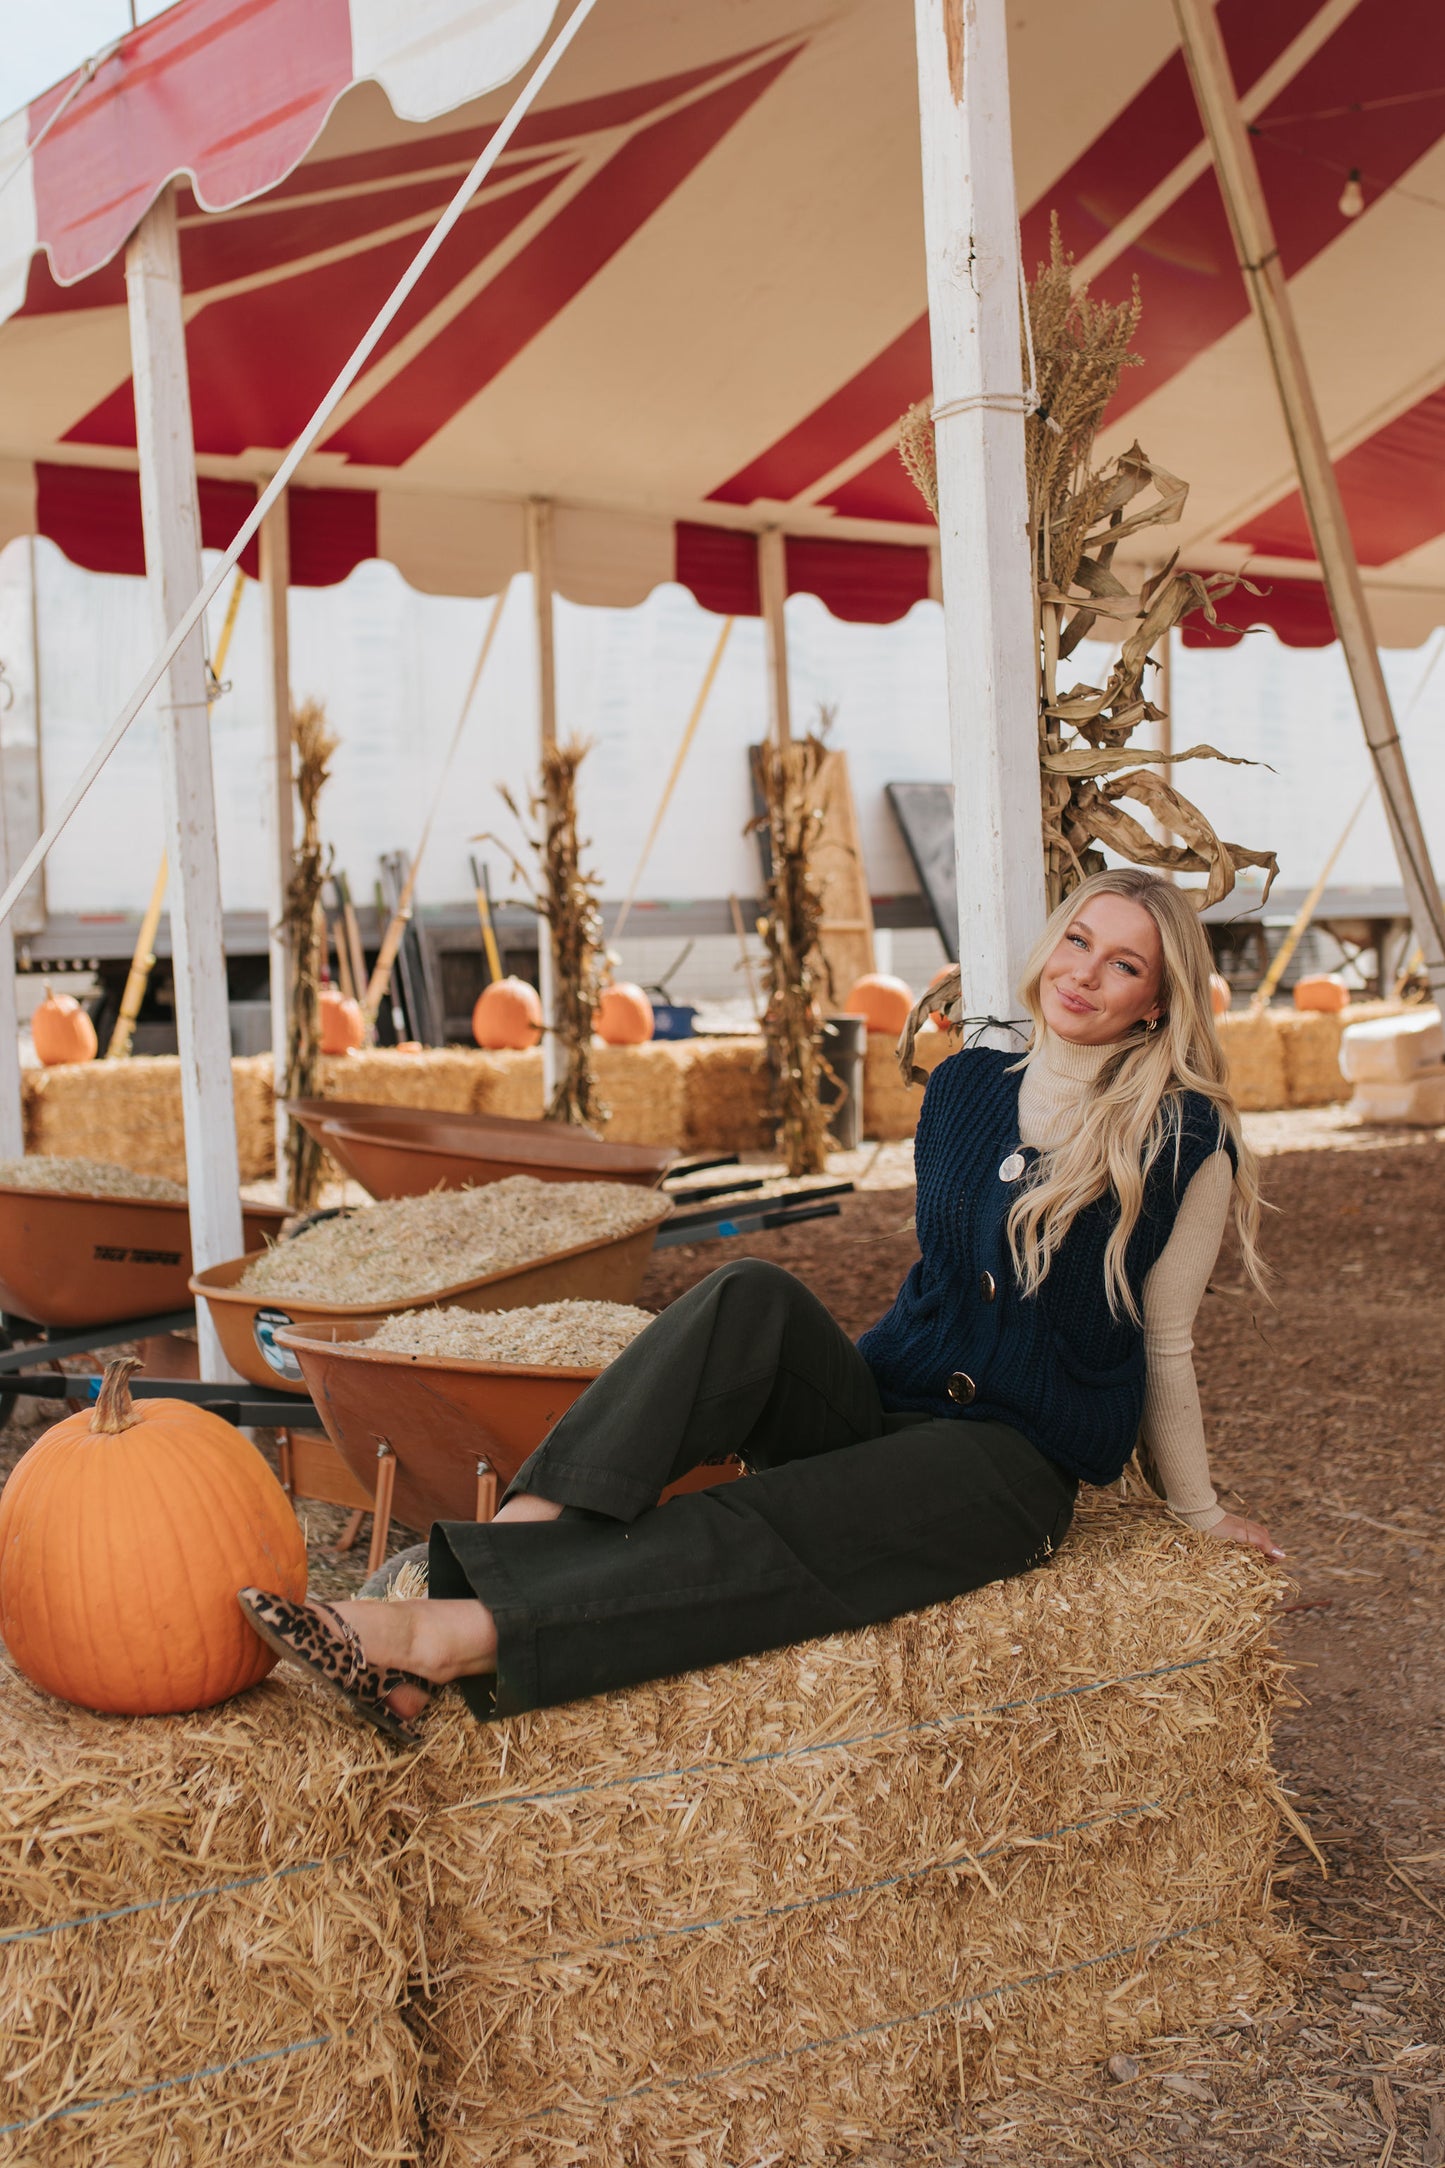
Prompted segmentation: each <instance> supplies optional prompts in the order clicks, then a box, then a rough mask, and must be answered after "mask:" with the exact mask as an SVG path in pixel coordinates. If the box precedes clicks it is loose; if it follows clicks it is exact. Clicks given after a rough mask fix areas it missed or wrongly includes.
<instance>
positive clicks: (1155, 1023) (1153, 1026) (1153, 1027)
mask: <svg viewBox="0 0 1445 2168" xmlns="http://www.w3.org/2000/svg"><path fill="white" fill-rule="evenodd" d="M1144 1029H1145V1030H1146V1031H1157V1030H1158V1029H1159V1019H1158V1017H1157V1016H1151V1017H1150V1019H1149V1021H1148V1023H1147V1024H1146V1025H1145V1026H1144Z"/></svg>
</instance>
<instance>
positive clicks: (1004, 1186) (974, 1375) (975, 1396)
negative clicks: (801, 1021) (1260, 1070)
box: [858, 1047, 1234, 1483]
mask: <svg viewBox="0 0 1445 2168" xmlns="http://www.w3.org/2000/svg"><path fill="white" fill-rule="evenodd" d="M1017 1058H1018V1057H1017V1056H1016V1055H1015V1054H1011V1053H1006V1052H1003V1051H1000V1050H998V1049H995V1048H990V1047H974V1048H971V1049H970V1050H968V1051H967V1052H965V1053H961V1054H955V1055H954V1056H953V1057H952V1058H951V1059H950V1060H948V1061H945V1062H941V1063H940V1064H939V1066H938V1068H937V1069H935V1070H934V1072H933V1075H932V1077H931V1078H930V1079H929V1084H928V1089H927V1091H926V1093H925V1094H924V1100H923V1110H922V1113H921V1114H920V1116H919V1121H918V1134H917V1138H916V1140H915V1144H914V1165H915V1171H916V1174H917V1180H918V1201H917V1207H916V1223H917V1229H918V1244H919V1248H920V1250H921V1251H922V1255H921V1256H920V1258H919V1261H918V1263H917V1264H916V1265H915V1266H914V1267H913V1270H912V1271H911V1272H910V1273H909V1275H908V1278H907V1279H906V1280H905V1281H904V1283H903V1286H902V1287H901V1288H900V1289H899V1292H898V1297H897V1300H896V1301H895V1302H894V1305H893V1307H892V1309H891V1310H890V1311H889V1312H888V1314H887V1316H886V1317H883V1318H880V1319H879V1321H878V1323H877V1324H876V1325H874V1326H873V1327H872V1329H871V1330H870V1331H868V1332H866V1333H864V1335H863V1337H862V1339H861V1340H860V1341H859V1342H858V1347H859V1351H860V1353H861V1354H862V1355H863V1358H864V1360H865V1361H866V1362H867V1364H868V1367H869V1368H870V1369H871V1370H872V1372H873V1375H874V1377H875V1379H876V1380H877V1383H878V1389H879V1393H880V1396H881V1398H882V1401H883V1405H884V1407H885V1408H887V1409H889V1410H890V1411H893V1412H895V1413H899V1412H907V1413H914V1414H918V1415H932V1416H936V1415H946V1416H956V1417H958V1418H959V1419H960V1420H962V1421H964V1422H968V1421H981V1420H988V1421H992V1422H999V1423H1008V1424H1010V1425H1011V1426H1012V1427H1013V1428H1014V1429H1015V1430H1019V1431H1022V1432H1023V1434H1024V1436H1025V1437H1026V1438H1027V1439H1028V1440H1029V1441H1030V1443H1031V1444H1032V1445H1034V1446H1036V1447H1037V1448H1038V1450H1039V1452H1041V1453H1042V1454H1043V1455H1044V1456H1045V1458H1046V1459H1048V1460H1052V1461H1055V1462H1057V1464H1058V1465H1059V1466H1060V1467H1061V1468H1064V1469H1066V1470H1067V1471H1068V1473H1069V1474H1071V1475H1075V1476H1078V1477H1079V1478H1081V1480H1082V1481H1084V1482H1086V1483H1112V1482H1113V1481H1114V1480H1115V1478H1116V1477H1117V1476H1118V1475H1119V1474H1120V1473H1121V1471H1122V1470H1123V1468H1124V1465H1125V1463H1126V1462H1127V1461H1128V1458H1129V1456H1130V1454H1131V1453H1132V1452H1133V1450H1134V1446H1135V1443H1136V1441H1137V1438H1138V1434H1139V1425H1140V1422H1141V1420H1142V1417H1143V1413H1144V1336H1143V1332H1142V1330H1141V1328H1140V1327H1139V1326H1137V1325H1135V1324H1132V1323H1131V1322H1130V1321H1129V1319H1128V1318H1127V1317H1114V1316H1113V1315H1112V1314H1111V1312H1110V1310H1109V1303H1108V1297H1107V1295H1106V1293H1105V1288H1104V1250H1105V1246H1106V1245H1107V1243H1108V1240H1109V1236H1110V1234H1111V1233H1112V1232H1113V1229H1114V1226H1115V1224H1116V1222H1117V1219H1118V1206H1117V1204H1116V1202H1115V1200H1114V1197H1113V1195H1112V1193H1110V1194H1109V1195H1107V1196H1104V1197H1101V1198H1098V1199H1096V1201H1095V1202H1094V1203H1093V1204H1091V1205H1089V1206H1086V1208H1085V1209H1084V1210H1083V1211H1082V1212H1080V1213H1079V1214H1078V1216H1077V1218H1076V1219H1075V1220H1074V1223H1073V1225H1072V1226H1071V1227H1070V1229H1069V1231H1068V1234H1067V1235H1066V1236H1065V1237H1064V1240H1063V1242H1062V1244H1061V1245H1060V1247H1059V1248H1058V1250H1056V1251H1055V1253H1054V1258H1053V1262H1052V1264H1051V1265H1050V1268H1049V1271H1048V1273H1047V1275H1046V1277H1045V1279H1044V1282H1043V1285H1042V1286H1041V1287H1040V1289H1039V1291H1038V1293H1037V1294H1036V1295H1035V1296H1033V1297H1031V1298H1030V1299H1028V1300H1025V1299H1024V1297H1023V1296H1022V1295H1021V1294H1020V1293H1019V1290H1018V1287H1017V1285H1016V1282H1015V1277H1014V1272H1013V1265H1012V1260H1011V1258H1010V1255H1009V1247H1008V1236H1007V1231H1006V1225H1005V1223H1006V1221H1007V1218H1008V1210H1009V1206H1010V1204H1011V1203H1012V1202H1013V1199H1014V1198H1015V1197H1016V1196H1017V1195H1018V1187H1017V1183H1016V1182H1010V1181H1006V1180H1004V1179H1002V1178H1001V1176H1000V1173H999V1169H1000V1167H1001V1166H1002V1164H1003V1163H1004V1161H1005V1160H1007V1159H1008V1158H1009V1157H1010V1155H1011V1154H1014V1153H1019V1154H1021V1156H1022V1160H1023V1162H1024V1165H1025V1167H1026V1168H1028V1167H1031V1166H1032V1164H1033V1162H1034V1161H1035V1160H1036V1159H1037V1158H1038V1154H1037V1152H1035V1151H1034V1150H1033V1149H1032V1148H1029V1147H1023V1146H1021V1145H1020V1143H1019V1128H1018V1121H1019V1113H1018V1105H1019V1084H1020V1081H1021V1079H1020V1076H1019V1073H1018V1072H1017V1070H1016V1069H1015V1067H1014V1064H1015V1063H1016V1061H1017ZM1221 1147H1223V1148H1224V1149H1227V1150H1228V1151H1229V1154H1230V1158H1231V1160H1233V1158H1234V1148H1233V1146H1232V1144H1230V1142H1229V1140H1228V1137H1227V1135H1226V1133H1225V1131H1224V1129H1223V1126H1222V1124H1221V1123H1220V1120H1219V1117H1218V1115H1217V1113H1216V1112H1215V1110H1214V1108H1213V1106H1212V1105H1211V1104H1210V1102H1209V1101H1208V1100H1207V1099H1205V1098H1204V1097H1203V1096H1202V1095H1201V1094H1198V1093H1193V1092H1191V1093H1186V1094H1185V1095H1184V1096H1183V1099H1182V1101H1181V1102H1180V1107H1179V1116H1178V1121H1177V1127H1176V1130H1175V1134H1174V1135H1173V1136H1171V1137H1170V1138H1169V1139H1168V1140H1167V1141H1166V1143H1165V1146H1164V1149H1163V1150H1162V1151H1161V1152H1160V1154H1159V1156H1158V1158H1157V1159H1156V1160H1155V1162H1154V1165H1153V1167H1152V1168H1151V1169H1150V1172H1149V1176H1148V1179H1147V1181H1146V1183H1145V1189H1144V1202H1143V1206H1142V1209H1141V1211H1140V1214H1139V1220H1138V1224H1137V1225H1136V1227H1135V1229H1134V1232H1133V1234H1132V1236H1131V1237H1130V1240H1129V1247H1128V1251H1127V1254H1126V1258H1125V1274H1126V1277H1127V1279H1128V1282H1129V1286H1130V1288H1131V1289H1132V1291H1133V1294H1134V1299H1135V1302H1136V1303H1138V1304H1139V1306H1140V1310H1141V1313H1142V1308H1143V1291H1144V1282H1145V1280H1146V1278H1147V1277H1148V1274H1149V1271H1150V1268H1151V1266H1152V1265H1153V1264H1154V1263H1155V1262H1156V1260H1157V1259H1158V1257H1159V1255H1160V1253H1161V1251H1162V1250H1163V1248H1164V1245H1165V1243H1166V1242H1167V1241H1168V1240H1169V1236H1170V1233H1171V1231H1172V1229H1173V1226H1174V1219H1175V1215H1176V1213H1177V1212H1178V1209H1179V1205H1180V1203H1181V1201H1182V1199H1183V1196H1184V1192H1185V1190H1186V1189H1187V1188H1188V1187H1189V1183H1190V1181H1191V1179H1192V1178H1193V1176H1194V1174H1195V1173H1196V1171H1197V1170H1198V1168H1199V1167H1201V1166H1202V1165H1203V1163H1204V1161H1205V1160H1206V1159H1208V1158H1209V1157H1210V1156H1211V1155H1212V1154H1213V1153H1214V1152H1216V1151H1218V1150H1220V1149H1221ZM1023 1178H1024V1177H1022V1176H1021V1177H1020V1179H1023ZM950 1381H953V1382H954V1389H953V1393H952V1394H950V1391H949V1386H950ZM970 1391H971V1395H972V1397H968V1396H969V1394H970ZM960 1396H963V1398H962V1400H961V1398H960Z"/></svg>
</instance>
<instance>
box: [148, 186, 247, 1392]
mask: <svg viewBox="0 0 1445 2168" xmlns="http://www.w3.org/2000/svg"><path fill="white" fill-rule="evenodd" d="M125 277H126V297H127V304H128V308H129V314H130V338H131V362H132V375H133V379H134V384H135V408H136V444H137V448H138V450H139V454H140V488H141V521H142V526H143V529H144V534H145V553H146V584H147V586H148V588H149V590H150V595H151V604H152V614H153V617H154V628H155V635H156V639H157V642H158V644H159V645H160V646H161V647H162V648H164V647H165V646H166V645H167V644H168V642H169V640H170V636H171V633H172V630H173V628H178V627H179V625H180V623H181V621H182V619H183V618H185V616H186V615H187V613H188V611H189V610H190V609H191V608H192V606H193V604H194V602H195V600H196V599H197V598H198V596H199V594H200V592H201V590H202V587H203V571H202V565H201V523H200V510H199V505H198V502H197V494H196V456H195V446H194V443H193V440H192V435H191V400H190V390H189V386H188V383H187V378H186V339H185V324H184V319H183V317H182V313H181V265H180V247H179V242H178V238H177V228H176V199H175V189H174V186H170V187H167V188H166V189H165V190H164V191H163V192H162V194H161V195H160V196H159V197H158V199H157V200H156V202H155V204H154V205H153V206H152V208H151V209H150V210H149V211H148V212H147V213H146V215H145V217H144V218H143V219H142V220H141V222H140V225H139V226H138V227H137V229H136V231H135V233H134V234H133V236H132V237H131V240H130V241H129V243H128V244H127V247H126V257H125ZM164 684H165V700H164V704H163V705H162V707H161V710H160V717H159V721H160V736H161V746H162V756H163V757H162V774H163V777H164V784H165V800H166V825H167V827H168V829H169V831H170V860H171V878H172V884H173V886H172V895H173V899H174V901H173V908H172V911H171V953H172V957H173V959H174V965H173V968H174V973H175V990H176V1025H177V1030H178V1033H179V1038H180V1057H181V1058H180V1068H181V1104H182V1110H183V1115H184V1121H185V1133H186V1188H187V1195H188V1202H189V1216H190V1227H191V1254H192V1256H193V1258H194V1260H195V1269H196V1270H197V1271H198V1272H203V1271H204V1270H205V1269H206V1268H207V1266H209V1265H218V1264H222V1263H224V1262H225V1260H226V1259H227V1258H230V1257H239V1256H240V1254H241V1247H242V1240H241V1196H240V1188H241V1183H240V1170H239V1167H238V1164H237V1157H236V1113H235V1105H234V1102H233V1100H232V1096H231V1025H230V1016H229V1013H228V1008H227V1001H226V950H225V941H224V937H223V933H222V918H221V883H220V859H219V850H218V845H217V839H216V801H215V791H214V787H213V784H212V779H211V746H210V734H209V730H208V728H207V699H206V658H205V649H204V644H203V636H202V629H201V625H200V621H199V616H197V621H196V623H195V624H194V626H193V627H192V630H191V632H190V634H189V636H188V637H187V638H186V639H185V640H183V641H182V642H181V644H180V645H179V646H178V647H177V649H176V653H175V655H174V657H173V659H172V661H171V663H170V667H169V669H168V671H167V673H166V677H165V680H164ZM196 1326H197V1332H198V1335H199V1340H200V1367H201V1375H202V1377H206V1378H213V1379H225V1378H230V1377H232V1376H233V1375H234V1372H233V1371H232V1370H231V1368H230V1365H229V1364H228V1363H227V1362H226V1360H225V1358H224V1356H223V1355H222V1353H221V1344H220V1341H219V1339H218V1338H217V1336H216V1331H215V1327H214V1326H213V1324H212V1323H211V1318H210V1312H209V1311H208V1309H207V1308H206V1305H205V1304H204V1303H201V1304H199V1305H198V1307H197V1315H196Z"/></svg>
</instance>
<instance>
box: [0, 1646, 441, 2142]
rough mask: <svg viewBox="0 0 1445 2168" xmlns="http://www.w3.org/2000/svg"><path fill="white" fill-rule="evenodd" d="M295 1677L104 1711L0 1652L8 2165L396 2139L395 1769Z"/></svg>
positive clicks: (405, 2086) (413, 1912) (407, 1962)
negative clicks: (78, 1703)
mask: <svg viewBox="0 0 1445 2168" xmlns="http://www.w3.org/2000/svg"><path fill="white" fill-rule="evenodd" d="M295 1678H296V1675H295V1674H294V1673H293V1674H292V1675H291V1677H290V1678H289V1679H287V1680H285V1681H282V1680H281V1679H278V1678H274V1677H273V1678H271V1679H268V1680H267V1681H266V1682H265V1684H264V1685H262V1686H260V1687H258V1688H257V1689H256V1690H255V1691H254V1692H253V1693H250V1694H247V1695H245V1696H243V1697H242V1698H241V1699H239V1700H237V1701H234V1702H230V1703H228V1704H226V1705H224V1706H223V1707H220V1708H217V1709H211V1710H207V1711H205V1712H204V1713H203V1714H202V1715H198V1716H193V1717H171V1718H167V1717H156V1718H115V1717H102V1716H93V1715H91V1714H89V1713H88V1712H87V1711H85V1710H81V1709H75V1708H70V1707H68V1706H67V1705H65V1704H64V1703H61V1702H57V1701H52V1700H51V1699H50V1698H49V1697H48V1696H47V1695H45V1694H42V1693H40V1692H39V1691H38V1690H37V1689H36V1688H34V1687H32V1686H31V1685H30V1684H29V1683H28V1682H27V1681H26V1680H25V1679H23V1678H21V1677H20V1676H19V1675H18V1674H17V1673H16V1672H15V1671H14V1670H13V1669H12V1668H11V1667H10V1665H9V1664H8V1662H4V1661H3V1660H0V1840H3V1841H0V2006H3V2008H4V2010H5V2014H6V2018H5V2031H6V2087H5V2094H4V2101H3V2114H0V2124H3V2126H4V2129H3V2133H0V2135H3V2140H4V2142H5V2144H6V2145H8V2146H9V2147H11V2148H14V2151H13V2152H7V2153H5V2154H4V2156H3V2157H5V2158H7V2159H19V2160H23V2161H25V2162H26V2163H27V2164H43V2168H94V2164H95V2163H96V2162H104V2163H105V2164H106V2168H152V2164H157V2163H159V2164H164V2168H181V2164H184V2168H192V2164H195V2168H202V2164H209V2163H211V2162H213V2161H220V2160H224V2161H226V2162H227V2163H228V2164H230V2163H236V2164H237V2168H276V2164H277V2163H279V2162H283V2161H284V2162H286V2163H288V2164H291V2163H298V2164H299V2163H304V2164H306V2168H312V2164H315V2168H323V2164H324V2168H351V2164H353V2163H355V2164H356V2168H361V2163H363V2162H372V2161H375V2160H377V2159H386V2160H398V2159H409V2158H412V2157H413V2155H412V2153H411V2151H410V2150H409V2149H410V2148H411V2147H413V2146H414V2145H415V2144H416V2143H417V2139H418V2130H419V2123H418V2091H417V2072H418V2057H417V2048H416V2042H415V2039H414V2037H413V2035H412V2034H411V2033H410V2032H409V2031H408V2029H407V2026H406V2024H405V2023H404V2021H403V2018H402V2015H401V2010H402V2004H403V2000H404V1997H405V1993H406V1989H407V1985H408V1975H409V1973H410V1972H411V1971H412V1970H413V1968H414V1967H415V1965H416V1962H417V1935H418V1929H419V1922H420V1911H421V1901H420V1900H421V1886H420V1883H419V1880H418V1875H419V1863H418V1862H416V1861H414V1860H413V1859H411V1858H410V1857H409V1856H408V1855H407V1854H406V1853H405V1850H404V1845H405V1839H406V1837H407V1836H408V1835H409V1829H408V1826H407V1824H406V1823H405V1821H404V1820H403V1819H402V1818H401V1817H400V1816H399V1813H398V1804H397V1799H396V1796H395V1795H396V1790H397V1781H398V1778H397V1769H398V1765H397V1764H396V1763H395V1762H393V1761H392V1760H391V1759H390V1757H389V1756H388V1755H387V1753H386V1750H385V1749H384V1748H383V1747H382V1745H381V1743H380V1741H378V1740H376V1739H374V1738H373V1737H372V1736H370V1735H368V1734H365V1733H363V1732H360V1731H358V1730H356V1729H353V1728H352V1727H350V1726H348V1725H346V1724H340V1723H338V1722H337V1721H336V1716H335V1706H336V1705H335V1703H334V1702H330V1701H325V1700H323V1698H322V1696H321V1695H320V1694H319V1693H317V1692H313V1691H311V1690H310V1689H308V1688H307V1687H306V1686H304V1685H301V1686H298V1685H297V1684H296V1683H295Z"/></svg>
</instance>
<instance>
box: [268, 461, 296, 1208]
mask: <svg viewBox="0 0 1445 2168" xmlns="http://www.w3.org/2000/svg"><path fill="white" fill-rule="evenodd" d="M289 504H290V498H289V495H288V493H287V492H286V491H285V490H284V489H283V490H282V492H281V494H280V496H279V497H277V499H276V500H275V502H274V504H272V505H271V506H270V508H269V509H268V511H267V513H266V516H265V518H264V519H263V520H262V522H261V603H262V609H263V613H264V616H263V623H264V628H265V629H264V633H263V638H264V641H265V667H264V670H263V672H262V677H263V683H264V687H265V692H264V701H263V706H264V711H265V716H266V729H265V737H264V740H263V752H262V767H263V773H264V779H265V780H264V787H263V792H262V795H263V798H264V801H265V815H266V829H267V835H266V948H267V952H268V954H269V957H270V965H271V1074H272V1079H273V1084H274V1089H275V1094H276V1104H275V1121H276V1173H277V1176H278V1178H281V1179H284V1174H285V1166H286V1133H287V1131H288V1129H289V1128H290V1121H289V1118H288V1116H287V1114H286V1111H285V1108H284V1106H283V1104H282V1102H283V1100H284V1099H285V1096H286V1046H287V1041H288V1039H289V1037H290V1031H291V972H292V956H291V930H290V926H289V923H288V921H287V916H286V891H287V889H288V888H289V887H290V885H291V870H292V863H293V859H294V856H295V849H296V792H295V785H294V783H293V781H292V759H291V637H290V617H289V613H288V610H287V592H288V590H289V588H290V585H291V531H290V527H289V525H288V520H289V510H288V508H289Z"/></svg>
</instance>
